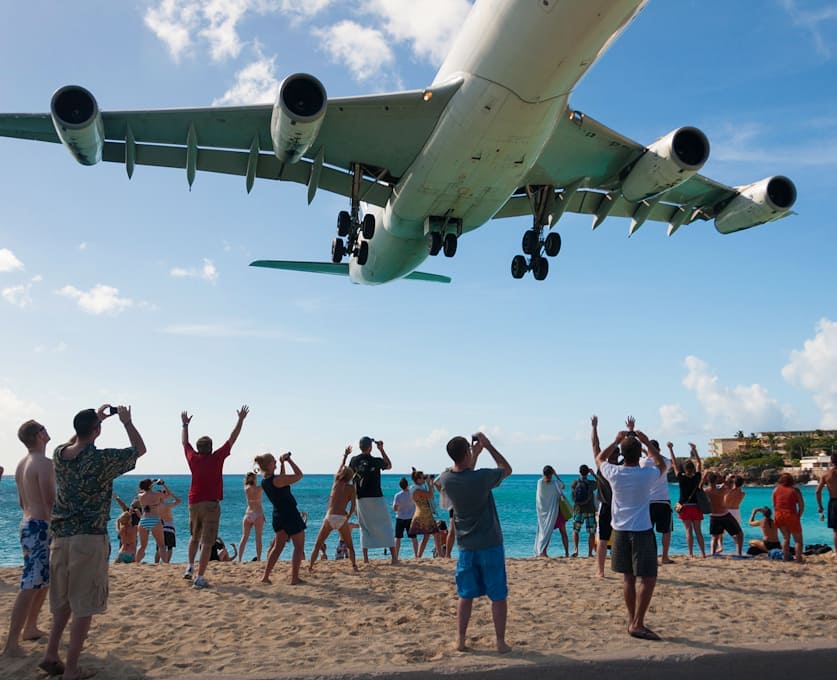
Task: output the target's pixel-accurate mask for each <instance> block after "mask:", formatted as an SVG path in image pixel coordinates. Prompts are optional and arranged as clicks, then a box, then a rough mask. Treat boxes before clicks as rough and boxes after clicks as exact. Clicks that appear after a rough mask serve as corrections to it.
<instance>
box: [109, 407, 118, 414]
mask: <svg viewBox="0 0 837 680" xmlns="http://www.w3.org/2000/svg"><path fill="white" fill-rule="evenodd" d="M117 413H119V409H118V408H116V406H111V407H109V408H108V415H109V416H115V415H116V414H117Z"/></svg>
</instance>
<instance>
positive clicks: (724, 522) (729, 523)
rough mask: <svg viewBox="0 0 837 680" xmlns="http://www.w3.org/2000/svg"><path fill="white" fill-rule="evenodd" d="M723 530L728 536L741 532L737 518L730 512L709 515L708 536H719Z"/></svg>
mask: <svg viewBox="0 0 837 680" xmlns="http://www.w3.org/2000/svg"><path fill="white" fill-rule="evenodd" d="M725 531H726V532H727V533H728V534H729V535H730V536H737V535H738V534H740V533H741V526H740V525H739V524H738V520H737V519H735V517H733V516H732V515H731V514H730V513H727V514H726V515H721V516H720V517H711V516H710V517H709V535H710V536H720V535H722V534H723V533H724V532H725Z"/></svg>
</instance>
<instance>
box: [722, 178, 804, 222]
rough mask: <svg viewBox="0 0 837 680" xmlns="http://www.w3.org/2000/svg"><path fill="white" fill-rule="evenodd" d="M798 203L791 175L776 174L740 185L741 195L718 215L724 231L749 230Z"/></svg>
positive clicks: (781, 215)
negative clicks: (743, 185)
mask: <svg viewBox="0 0 837 680" xmlns="http://www.w3.org/2000/svg"><path fill="white" fill-rule="evenodd" d="M794 203H796V187H795V186H794V184H793V182H791V181H790V180H789V179H788V178H787V177H783V176H781V175H776V176H775V177H766V178H765V179H763V180H761V181H760V182H754V183H753V184H748V185H747V186H745V187H739V190H738V195H737V196H736V197H735V198H733V199H732V200H731V201H730V202H729V203H728V204H727V206H726V207H725V208H724V209H723V210H721V212H719V213H718V215H717V217H715V228H716V229H717V230H718V231H719V232H721V233H722V234H731V233H732V232H734V231H741V230H742V229H749V228H750V227H755V226H758V225H759V224H764V223H765V222H771V221H773V220H777V219H779V218H780V217H784V216H785V214H787V212H788V211H789V210H790V209H791V208H792V207H793V204H794Z"/></svg>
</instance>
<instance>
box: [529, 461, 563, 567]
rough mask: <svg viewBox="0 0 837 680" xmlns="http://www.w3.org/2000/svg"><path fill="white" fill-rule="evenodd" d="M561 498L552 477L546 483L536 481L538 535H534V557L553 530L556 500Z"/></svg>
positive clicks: (547, 540)
mask: <svg viewBox="0 0 837 680" xmlns="http://www.w3.org/2000/svg"><path fill="white" fill-rule="evenodd" d="M560 498H561V487H560V486H559V482H558V480H557V479H555V478H554V477H553V478H552V480H551V481H549V482H546V481H544V480H543V479H539V480H538V490H537V493H536V496H535V510H536V512H537V515H538V533H537V534H536V535H535V555H536V556H537V555H540V554H541V553H542V552H543V551H544V550H546V546H548V545H549V539H550V538H552V532H553V530H554V529H555V519H556V516H557V515H558V500H559V499H560Z"/></svg>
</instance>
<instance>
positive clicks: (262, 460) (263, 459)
mask: <svg viewBox="0 0 837 680" xmlns="http://www.w3.org/2000/svg"><path fill="white" fill-rule="evenodd" d="M253 461H254V462H255V463H256V465H258V466H259V470H261V471H262V472H267V466H268V464H269V463H270V461H273V462H276V457H275V456H274V455H273V454H272V453H263V454H262V455H261V456H256V457H255V458H254V459H253Z"/></svg>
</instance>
